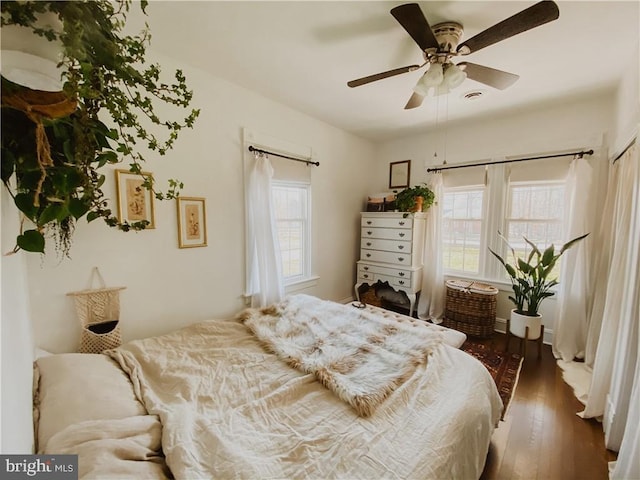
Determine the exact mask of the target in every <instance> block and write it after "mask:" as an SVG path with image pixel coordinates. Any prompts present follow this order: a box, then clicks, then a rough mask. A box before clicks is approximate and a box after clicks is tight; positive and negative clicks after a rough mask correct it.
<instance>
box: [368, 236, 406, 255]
mask: <svg viewBox="0 0 640 480" xmlns="http://www.w3.org/2000/svg"><path fill="white" fill-rule="evenodd" d="M360 247H361V248H365V249H371V250H384V251H386V252H399V253H411V242H401V241H397V240H380V239H377V238H363V239H362V240H361V241H360Z"/></svg>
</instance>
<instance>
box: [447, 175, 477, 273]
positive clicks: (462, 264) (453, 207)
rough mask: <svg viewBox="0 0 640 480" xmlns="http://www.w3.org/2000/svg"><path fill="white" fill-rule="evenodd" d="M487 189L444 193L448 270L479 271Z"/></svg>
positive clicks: (465, 189) (458, 190)
mask: <svg viewBox="0 0 640 480" xmlns="http://www.w3.org/2000/svg"><path fill="white" fill-rule="evenodd" d="M483 192H484V190H483V189H482V188H480V187H473V188H464V189H450V190H445V192H444V198H443V200H442V205H443V213H442V215H443V219H442V238H443V258H444V268H445V269H447V270H454V271H460V272H469V273H479V270H480V246H481V245H480V242H481V231H482V202H483Z"/></svg>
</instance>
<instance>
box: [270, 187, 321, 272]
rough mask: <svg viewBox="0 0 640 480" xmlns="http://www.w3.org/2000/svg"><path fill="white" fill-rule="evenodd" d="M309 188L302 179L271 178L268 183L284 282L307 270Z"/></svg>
mask: <svg viewBox="0 0 640 480" xmlns="http://www.w3.org/2000/svg"><path fill="white" fill-rule="evenodd" d="M310 192H311V188H310V185H308V184H304V183H298V182H283V181H274V182H273V184H272V193H273V201H274V211H275V217H276V218H275V219H276V225H277V229H278V241H279V243H280V253H281V255H282V275H283V277H284V283H285V284H286V285H287V284H292V283H296V282H298V281H301V280H304V279H306V278H308V277H309V274H310V270H311V267H310V266H311V253H310V240H309V238H310V227H309V225H310V208H309V207H310V203H311V202H310Z"/></svg>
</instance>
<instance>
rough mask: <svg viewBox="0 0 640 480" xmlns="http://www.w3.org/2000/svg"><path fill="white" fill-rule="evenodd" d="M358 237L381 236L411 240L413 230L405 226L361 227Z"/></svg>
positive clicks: (390, 238)
mask: <svg viewBox="0 0 640 480" xmlns="http://www.w3.org/2000/svg"><path fill="white" fill-rule="evenodd" d="M360 238H363V239H364V238H381V239H385V240H406V241H411V239H412V238H413V230H407V229H406V228H376V227H369V228H367V227H363V228H362V230H361V231H360Z"/></svg>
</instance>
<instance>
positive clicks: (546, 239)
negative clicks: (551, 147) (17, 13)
mask: <svg viewBox="0 0 640 480" xmlns="http://www.w3.org/2000/svg"><path fill="white" fill-rule="evenodd" d="M490 169H494V170H490ZM567 169H568V162H564V163H563V162H560V161H558V160H555V163H548V164H546V165H545V161H543V162H530V163H529V164H528V165H526V166H525V165H520V164H518V165H515V164H514V165H509V166H505V165H496V166H490V167H488V169H487V173H486V175H485V178H489V180H488V181H486V185H485V184H483V185H478V180H479V172H475V173H474V174H473V175H471V173H470V172H469V173H465V174H461V173H458V172H456V173H452V174H451V176H450V178H449V180H448V181H449V184H447V176H446V175H447V174H446V172H445V173H444V174H443V175H445V177H444V179H445V181H444V184H445V187H444V192H443V198H442V203H441V205H442V209H441V211H442V240H443V267H444V270H445V274H447V275H452V276H456V275H457V276H464V277H468V278H478V279H485V280H490V281H506V277H505V276H504V275H506V274H505V272H504V270H503V269H502V267H501V266H500V265H498V264H497V260H496V259H495V258H494V257H493V256H492V255H491V253H490V252H489V248H491V249H493V250H495V251H497V252H498V253H500V255H502V256H503V258H504V257H511V252H510V251H509V248H508V247H507V245H506V244H505V243H504V242H503V241H501V240H500V239H499V238H498V231H500V232H501V233H502V234H503V235H504V237H506V238H507V240H508V241H509V244H510V245H511V246H513V247H514V250H515V252H516V254H517V255H518V256H521V257H525V258H526V256H527V255H528V254H529V253H530V251H531V247H530V246H529V245H528V244H527V243H526V241H525V240H524V239H523V236H524V237H526V238H527V239H529V240H531V242H533V243H534V244H536V245H538V247H540V248H544V247H546V246H548V245H551V244H554V245H555V246H556V247H557V246H559V245H562V244H563V242H564V241H566V239H565V237H564V231H563V215H564V201H565V181H564V176H565V175H566V172H567ZM465 182H466V184H465ZM492 182H493V183H492ZM559 271H560V265H557V266H556V268H555V269H554V271H553V273H552V275H554V276H558V274H559Z"/></svg>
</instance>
